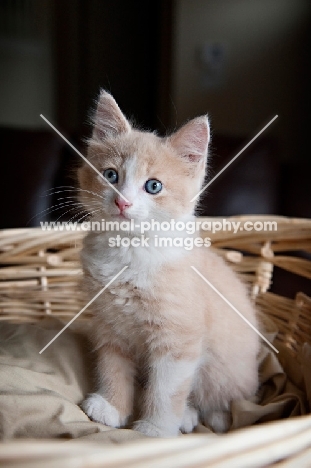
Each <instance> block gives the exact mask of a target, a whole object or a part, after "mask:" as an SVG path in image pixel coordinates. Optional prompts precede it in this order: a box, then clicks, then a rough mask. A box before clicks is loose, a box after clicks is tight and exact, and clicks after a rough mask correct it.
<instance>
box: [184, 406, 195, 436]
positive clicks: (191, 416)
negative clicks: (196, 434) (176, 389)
mask: <svg viewBox="0 0 311 468" xmlns="http://www.w3.org/2000/svg"><path fill="white" fill-rule="evenodd" d="M198 422H199V417H198V411H197V410H196V409H195V408H194V407H193V406H191V405H190V404H189V403H188V404H187V405H186V408H185V411H184V414H183V418H182V422H181V426H180V430H181V432H183V433H184V434H189V432H192V431H193V429H194V428H195V427H196V426H197V425H198Z"/></svg>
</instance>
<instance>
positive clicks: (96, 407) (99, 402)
mask: <svg viewBox="0 0 311 468" xmlns="http://www.w3.org/2000/svg"><path fill="white" fill-rule="evenodd" d="M81 408H82V409H83V411H84V412H85V413H86V414H87V415H88V417H89V418H90V419H92V420H93V421H96V422H99V423H102V424H105V425H106V426H112V427H120V426H122V425H124V424H125V420H122V418H121V417H120V413H119V411H118V410H117V409H116V408H115V407H114V406H113V405H111V404H110V403H109V402H108V401H107V400H106V399H105V398H104V397H102V396H101V395H99V394H98V393H91V394H90V395H88V397H87V398H86V400H84V402H83V403H82V405H81Z"/></svg>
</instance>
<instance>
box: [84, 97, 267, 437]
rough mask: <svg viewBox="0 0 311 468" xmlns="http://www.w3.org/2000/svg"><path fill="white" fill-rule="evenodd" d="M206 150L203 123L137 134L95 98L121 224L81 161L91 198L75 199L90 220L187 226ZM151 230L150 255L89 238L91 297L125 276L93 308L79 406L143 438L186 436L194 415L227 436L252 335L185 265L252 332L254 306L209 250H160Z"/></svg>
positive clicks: (110, 103) (110, 194) (244, 385)
mask: <svg viewBox="0 0 311 468" xmlns="http://www.w3.org/2000/svg"><path fill="white" fill-rule="evenodd" d="M208 142H209V124H208V120H207V117H206V116H203V117H199V118H197V119H194V120H192V121H190V122H188V123H187V124H186V125H185V126H184V127H182V128H181V129H180V130H178V131H177V132H175V133H174V134H173V135H171V136H169V137H166V138H160V137H158V136H157V135H155V134H153V133H149V132H141V131H138V130H136V129H134V128H132V126H131V125H130V123H129V122H128V121H127V120H126V118H125V117H124V115H123V114H122V112H121V111H120V109H119V108H118V106H117V104H116V102H115V101H114V99H113V98H112V96H111V95H110V94H108V93H106V92H105V91H102V92H101V95H100V98H99V103H98V107H97V111H96V114H95V117H94V131H93V136H92V138H91V140H90V142H89V152H88V157H89V159H90V161H91V162H92V164H93V165H95V167H96V168H97V169H98V170H99V171H104V170H105V169H108V168H114V169H115V170H117V171H118V173H119V180H118V183H117V184H116V185H115V186H116V188H117V189H118V190H119V191H120V192H121V193H122V194H123V195H124V196H125V197H126V198H127V199H128V200H129V202H130V203H131V206H129V207H127V208H126V209H125V210H124V211H123V213H122V217H120V216H119V213H120V210H119V208H118V206H117V205H116V200H117V199H118V197H119V195H118V194H116V192H115V191H114V190H113V189H112V188H111V187H110V186H109V185H108V184H107V183H105V181H104V180H102V179H101V178H100V177H99V176H98V175H97V174H96V173H95V172H94V171H93V169H92V168H90V167H88V166H87V165H86V164H85V165H84V166H83V167H82V168H81V169H80V170H79V182H80V188H81V189H83V190H87V191H88V192H83V191H81V192H80V193H81V194H82V195H81V201H82V202H83V203H84V204H85V206H86V208H87V209H89V207H90V206H92V207H93V208H94V207H95V208H97V209H99V210H100V211H99V212H97V213H96V214H95V215H94V216H93V219H101V218H105V219H106V220H108V219H114V220H116V219H118V220H119V221H122V219H123V220H124V217H125V218H128V219H130V218H133V219H135V221H138V222H139V221H144V220H150V219H156V220H159V221H167V220H170V219H175V220H191V219H193V216H194V215H193V213H194V209H195V204H194V203H190V200H191V199H192V198H193V197H194V196H195V195H196V193H197V192H198V191H199V189H200V188H201V186H202V183H203V181H204V177H205V167H206V161H207V149H208ZM150 178H155V179H158V180H160V181H161V182H162V184H163V188H162V191H161V192H159V193H158V194H156V195H151V194H149V193H147V192H146V191H145V190H144V184H145V182H146V181H147V180H148V179H150ZM89 192H92V193H93V194H97V195H92V194H91V193H89ZM120 234H121V235H123V236H125V235H126V236H134V235H137V233H130V234H128V233H124V232H123V233H122V232H120ZM155 234H157V235H158V236H161V233H159V232H156V233H155V232H148V233H146V235H147V237H149V238H150V239H151V241H150V246H149V247H148V248H146V247H114V248H111V247H109V246H108V239H109V237H111V236H112V235H116V233H113V232H100V233H95V232H91V233H89V234H88V236H87V237H86V239H85V242H84V248H83V251H82V255H81V258H82V263H83V267H84V273H85V279H84V287H85V288H86V290H87V292H88V294H89V298H90V299H91V298H92V297H93V296H94V295H95V294H96V293H97V292H98V291H99V290H100V289H101V288H103V286H104V285H105V284H107V283H108V281H110V280H111V279H113V278H114V276H115V275H116V274H117V273H118V272H119V271H120V270H121V269H122V268H123V267H124V266H128V268H127V269H126V270H125V271H124V272H123V273H122V275H121V276H120V277H118V279H117V280H116V281H115V282H114V283H113V284H111V286H110V287H109V288H108V289H107V290H106V291H105V292H104V293H103V294H102V295H101V296H100V297H99V298H98V299H97V300H96V301H95V302H94V303H93V304H92V309H93V312H94V319H93V320H92V334H91V336H90V338H91V340H92V341H93V345H94V349H96V350H97V376H98V382H97V388H96V393H94V394H91V395H89V396H88V397H87V399H86V400H85V401H84V403H83V405H82V407H83V409H84V410H85V411H86V413H87V414H88V415H89V417H90V418H92V419H94V420H95V421H99V422H102V423H104V424H107V425H111V426H114V427H122V426H124V425H126V424H127V423H129V422H131V421H132V419H133V418H135V419H136V422H134V428H136V429H137V430H138V431H141V432H143V433H144V434H146V435H149V436H173V435H177V434H178V432H179V430H180V429H181V430H182V431H184V432H191V431H192V429H193V428H194V427H195V426H196V424H197V422H198V417H199V419H200V420H202V422H203V423H205V424H208V425H210V426H211V427H212V428H213V429H214V430H216V431H219V432H223V431H226V430H228V429H229V427H230V423H231V421H230V404H231V402H232V401H233V400H235V399H243V398H248V397H250V396H252V395H254V394H255V392H256V389H257V386H258V370H257V359H256V358H257V353H258V351H259V339H258V336H257V334H256V333H255V332H254V331H253V330H252V329H251V328H250V327H249V326H248V325H247V324H246V323H245V322H244V321H243V320H242V319H241V318H240V317H239V316H238V315H237V314H236V313H235V312H234V311H233V310H232V309H231V308H230V307H229V306H228V305H227V304H226V303H225V302H224V301H223V300H222V299H221V298H220V297H219V296H218V295H217V294H216V293H215V292H214V291H213V290H212V289H211V288H210V287H209V286H208V285H207V284H205V283H204V282H203V281H202V279H201V278H200V277H199V276H198V275H197V274H196V273H195V272H194V271H193V270H192V269H191V265H193V266H195V267H196V268H197V270H198V271H199V272H200V273H202V275H204V277H206V278H207V279H208V280H209V281H210V282H211V283H212V284H213V285H214V286H215V287H216V288H217V289H218V290H219V291H220V292H221V293H222V294H223V295H224V296H225V297H226V298H227V299H228V300H229V301H230V302H231V303H232V304H233V305H234V306H235V307H236V308H237V309H238V310H239V311H240V312H241V313H242V314H243V315H244V316H245V317H246V318H247V319H248V320H249V322H251V323H252V324H253V325H254V326H255V327H258V322H257V319H256V313H255V310H254V308H253V306H252V304H251V302H250V300H249V298H248V295H247V290H246V287H245V286H244V285H243V284H242V283H241V282H240V280H239V279H238V278H237V276H236V275H235V274H234V273H233V271H232V270H231V269H230V268H229V267H228V266H227V265H226V264H225V263H224V261H223V260H222V259H221V258H220V257H218V256H217V255H216V254H215V253H213V252H212V251H211V249H209V248H206V247H200V248H199V247H198V248H194V249H192V250H185V249H184V248H183V247H171V248H169V247H166V248H157V247H156V246H155V245H154V242H153V241H154V236H155ZM162 235H164V236H167V235H168V233H167V232H164V233H163V234H162ZM170 235H172V236H174V235H175V236H177V235H178V237H180V236H181V234H180V233H170ZM182 235H185V234H182ZM137 381H138V382H139V386H138V385H137V384H136V383H137ZM138 387H140V389H141V390H140V393H139V390H138ZM137 406H138V407H139V414H138V415H137V414H135V407H137Z"/></svg>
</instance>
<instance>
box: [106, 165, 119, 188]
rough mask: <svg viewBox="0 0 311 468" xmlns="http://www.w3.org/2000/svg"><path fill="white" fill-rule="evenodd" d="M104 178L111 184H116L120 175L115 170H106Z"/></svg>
mask: <svg viewBox="0 0 311 468" xmlns="http://www.w3.org/2000/svg"><path fill="white" fill-rule="evenodd" d="M103 176H104V177H105V179H107V180H108V182H110V183H111V184H116V183H117V182H118V173H117V171H115V170H114V169H106V170H105V171H104V172H103Z"/></svg>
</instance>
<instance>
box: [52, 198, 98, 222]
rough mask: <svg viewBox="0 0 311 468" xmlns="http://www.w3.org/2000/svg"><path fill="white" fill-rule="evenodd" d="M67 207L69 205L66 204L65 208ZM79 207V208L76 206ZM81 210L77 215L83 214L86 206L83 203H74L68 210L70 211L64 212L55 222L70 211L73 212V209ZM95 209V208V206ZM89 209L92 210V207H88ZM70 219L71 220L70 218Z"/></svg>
mask: <svg viewBox="0 0 311 468" xmlns="http://www.w3.org/2000/svg"><path fill="white" fill-rule="evenodd" d="M68 205H69V203H68V204H67V206H68ZM78 205H79V206H78ZM81 207H82V208H83V210H80V211H79V213H82V212H85V211H87V210H86V209H85V208H86V204H85V203H79V202H75V204H74V206H73V207H72V208H71V209H70V210H67V211H65V213H62V214H61V215H60V216H59V217H58V218H57V219H56V221H58V220H59V219H60V218H61V217H62V216H64V215H65V214H67V213H69V212H70V211H72V210H74V209H75V208H77V209H80V208H81ZM95 207H96V206H95ZM90 208H91V209H93V208H94V206H90ZM70 219H72V218H70Z"/></svg>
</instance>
